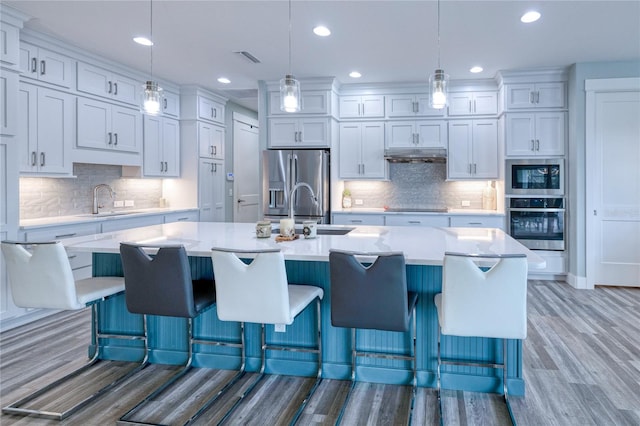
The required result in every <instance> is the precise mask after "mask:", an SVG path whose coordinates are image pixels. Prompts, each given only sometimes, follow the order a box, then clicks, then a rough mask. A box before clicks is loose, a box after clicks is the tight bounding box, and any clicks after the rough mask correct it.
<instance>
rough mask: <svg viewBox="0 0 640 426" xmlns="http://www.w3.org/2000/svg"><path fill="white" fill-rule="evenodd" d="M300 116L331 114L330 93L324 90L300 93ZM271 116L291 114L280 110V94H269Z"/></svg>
mask: <svg viewBox="0 0 640 426" xmlns="http://www.w3.org/2000/svg"><path fill="white" fill-rule="evenodd" d="M300 96H301V99H300V112H299V114H322V115H325V114H329V92H328V91H324V90H303V91H302V92H301V93H300ZM269 114H271V115H285V114H289V113H288V112H284V111H282V110H280V92H270V93H269Z"/></svg>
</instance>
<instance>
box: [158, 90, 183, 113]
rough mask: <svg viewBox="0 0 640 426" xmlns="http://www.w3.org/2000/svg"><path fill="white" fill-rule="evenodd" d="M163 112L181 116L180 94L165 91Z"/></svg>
mask: <svg viewBox="0 0 640 426" xmlns="http://www.w3.org/2000/svg"><path fill="white" fill-rule="evenodd" d="M162 113H163V114H165V115H170V116H172V117H179V116H180V96H179V95H177V94H175V93H172V92H167V91H165V92H164V99H163V101H162Z"/></svg>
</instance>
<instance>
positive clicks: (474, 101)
mask: <svg viewBox="0 0 640 426" xmlns="http://www.w3.org/2000/svg"><path fill="white" fill-rule="evenodd" d="M473 112H478V109H477V107H476V100H475V99H474V100H473Z"/></svg>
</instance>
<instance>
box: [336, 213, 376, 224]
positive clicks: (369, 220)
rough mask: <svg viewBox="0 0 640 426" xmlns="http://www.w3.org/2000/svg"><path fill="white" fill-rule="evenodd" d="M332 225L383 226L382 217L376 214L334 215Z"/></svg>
mask: <svg viewBox="0 0 640 426" xmlns="http://www.w3.org/2000/svg"><path fill="white" fill-rule="evenodd" d="M333 224H334V225H372V226H373V225H375V226H384V215H376V214H351V213H348V214H334V215H333Z"/></svg>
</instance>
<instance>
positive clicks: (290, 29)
mask: <svg viewBox="0 0 640 426" xmlns="http://www.w3.org/2000/svg"><path fill="white" fill-rule="evenodd" d="M289 75H291V0H289Z"/></svg>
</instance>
